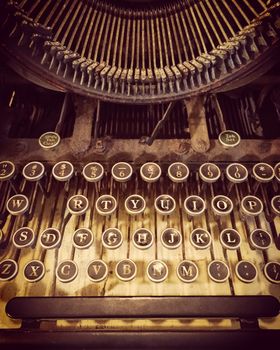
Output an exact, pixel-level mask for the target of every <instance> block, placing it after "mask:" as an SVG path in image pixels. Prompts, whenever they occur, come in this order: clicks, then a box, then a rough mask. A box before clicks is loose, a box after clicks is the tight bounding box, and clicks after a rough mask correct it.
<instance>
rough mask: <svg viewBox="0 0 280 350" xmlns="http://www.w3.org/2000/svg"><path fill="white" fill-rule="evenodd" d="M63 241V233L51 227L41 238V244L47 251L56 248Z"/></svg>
mask: <svg viewBox="0 0 280 350" xmlns="http://www.w3.org/2000/svg"><path fill="white" fill-rule="evenodd" d="M60 241H61V233H60V231H59V230H58V229H56V228H53V227H50V228H47V229H45V230H44V231H43V232H42V233H41V236H40V244H41V246H42V247H43V248H45V249H53V248H56V247H57V246H58V245H59V244H60Z"/></svg>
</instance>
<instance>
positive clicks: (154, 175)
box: [140, 162, 161, 182]
mask: <svg viewBox="0 0 280 350" xmlns="http://www.w3.org/2000/svg"><path fill="white" fill-rule="evenodd" d="M140 175H141V178H142V179H143V180H144V181H146V182H156V181H157V180H158V179H159V178H160V176H161V168H160V166H159V165H158V164H156V163H151V162H150V163H145V164H143V165H142V166H141V168H140Z"/></svg>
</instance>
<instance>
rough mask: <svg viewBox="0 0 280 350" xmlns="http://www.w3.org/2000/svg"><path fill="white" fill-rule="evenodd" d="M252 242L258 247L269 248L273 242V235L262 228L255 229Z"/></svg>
mask: <svg viewBox="0 0 280 350" xmlns="http://www.w3.org/2000/svg"><path fill="white" fill-rule="evenodd" d="M250 242H251V244H252V246H253V247H255V248H256V249H261V250H264V249H268V248H269V247H270V246H271V244H272V238H271V235H270V234H269V233H268V232H267V231H265V230H262V229H259V228H257V229H255V230H254V231H252V232H251V234H250Z"/></svg>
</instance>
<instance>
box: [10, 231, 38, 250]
mask: <svg viewBox="0 0 280 350" xmlns="http://www.w3.org/2000/svg"><path fill="white" fill-rule="evenodd" d="M34 238H35V235H34V231H33V230H32V229H31V228H29V227H21V228H19V229H18V230H17V231H16V232H15V233H14V235H13V244H14V246H16V247H17V248H25V247H30V246H31V245H32V243H33V242H34Z"/></svg>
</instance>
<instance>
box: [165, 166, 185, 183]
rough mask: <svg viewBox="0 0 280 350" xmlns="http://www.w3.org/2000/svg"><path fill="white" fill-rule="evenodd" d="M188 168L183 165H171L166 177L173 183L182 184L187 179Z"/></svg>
mask: <svg viewBox="0 0 280 350" xmlns="http://www.w3.org/2000/svg"><path fill="white" fill-rule="evenodd" d="M189 174H190V171H189V168H188V167H187V166H186V165H185V164H184V163H180V162H177V163H172V164H171V165H169V167H168V176H169V178H170V180H172V181H173V182H184V181H186V180H187V178H188V177H189Z"/></svg>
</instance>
